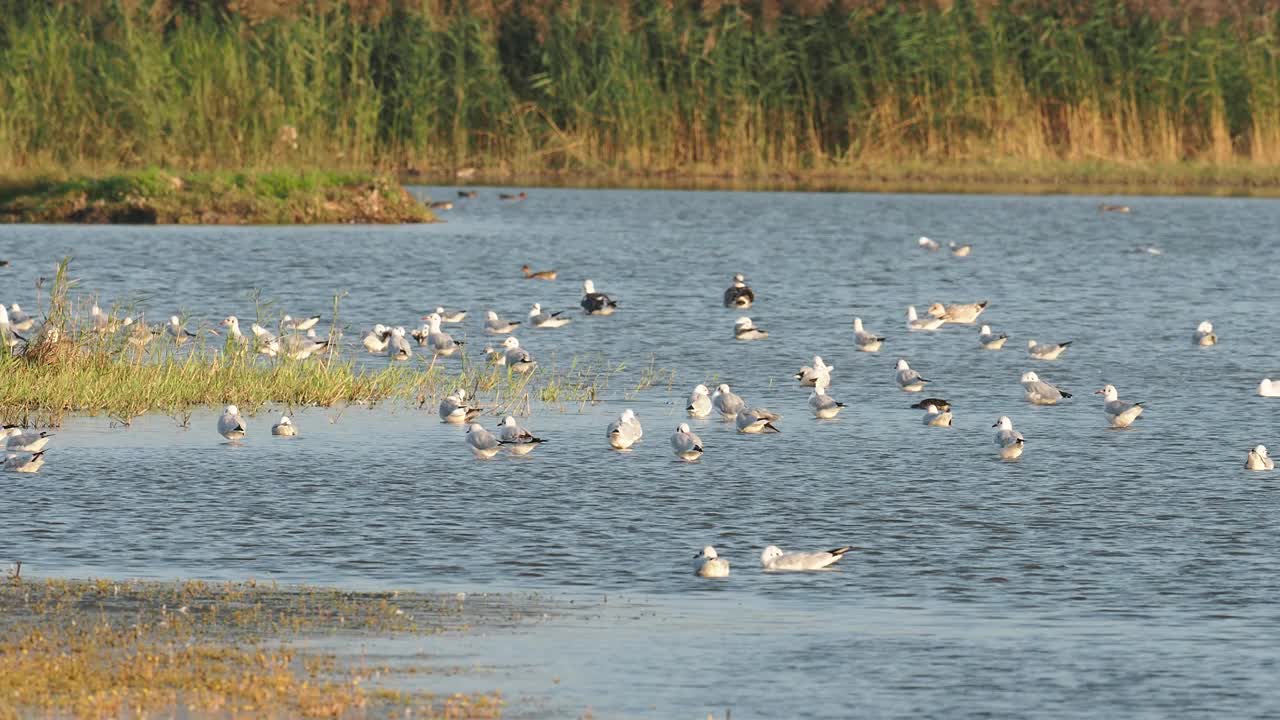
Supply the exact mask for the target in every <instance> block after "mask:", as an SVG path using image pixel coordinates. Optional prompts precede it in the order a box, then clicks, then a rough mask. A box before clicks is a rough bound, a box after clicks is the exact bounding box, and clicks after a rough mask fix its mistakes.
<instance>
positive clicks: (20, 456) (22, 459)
mask: <svg viewBox="0 0 1280 720" xmlns="http://www.w3.org/2000/svg"><path fill="white" fill-rule="evenodd" d="M42 467H44V453H43V452H38V453H30V454H27V453H13V454H6V455H5V458H4V469H5V470H8V471H9V472H18V473H34V472H40V468H42Z"/></svg>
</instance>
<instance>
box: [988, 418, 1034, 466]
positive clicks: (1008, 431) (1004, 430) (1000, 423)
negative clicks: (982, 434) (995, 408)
mask: <svg viewBox="0 0 1280 720" xmlns="http://www.w3.org/2000/svg"><path fill="white" fill-rule="evenodd" d="M991 427H993V428H998V429H997V430H996V437H995V442H996V447H998V448H1000V457H1001V459H1003V460H1016V459H1018V457H1020V456H1021V455H1022V450H1023V448H1025V447H1026V441H1025V440H1024V439H1023V437H1022V433H1020V432H1018V431H1017V430H1014V429H1013V421H1012V420H1010V419H1009V418H1007V417H1004V416H1003V415H1002V416H1001V417H1000V419H999V420H997V421H996V423H995V424H994V425H992V426H991Z"/></svg>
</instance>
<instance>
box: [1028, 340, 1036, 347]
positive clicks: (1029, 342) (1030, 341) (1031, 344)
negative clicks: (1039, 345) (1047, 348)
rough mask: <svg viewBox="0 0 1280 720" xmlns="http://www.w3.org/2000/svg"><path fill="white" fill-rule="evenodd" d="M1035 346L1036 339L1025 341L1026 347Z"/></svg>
mask: <svg viewBox="0 0 1280 720" xmlns="http://www.w3.org/2000/svg"><path fill="white" fill-rule="evenodd" d="M1035 346H1036V341H1035V340H1028V341H1027V347H1029V348H1033V347H1035Z"/></svg>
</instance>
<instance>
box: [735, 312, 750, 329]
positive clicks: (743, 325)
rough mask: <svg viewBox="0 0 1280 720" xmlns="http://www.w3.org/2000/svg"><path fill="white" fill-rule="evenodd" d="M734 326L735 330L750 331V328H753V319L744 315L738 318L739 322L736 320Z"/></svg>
mask: <svg viewBox="0 0 1280 720" xmlns="http://www.w3.org/2000/svg"><path fill="white" fill-rule="evenodd" d="M733 326H734V327H735V328H738V329H740V330H747V329H750V328H751V318H749V317H747V316H746V315H743V316H742V317H740V318H738V319H737V320H734V321H733Z"/></svg>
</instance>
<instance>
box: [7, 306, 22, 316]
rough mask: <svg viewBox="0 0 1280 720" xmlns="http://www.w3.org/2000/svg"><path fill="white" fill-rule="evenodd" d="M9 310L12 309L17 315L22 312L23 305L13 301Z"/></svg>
mask: <svg viewBox="0 0 1280 720" xmlns="http://www.w3.org/2000/svg"><path fill="white" fill-rule="evenodd" d="M9 310H10V311H11V312H12V313H13V314H15V315H17V314H18V313H20V312H22V306H21V305H19V304H18V303H13V304H11V305H10V306H9Z"/></svg>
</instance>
